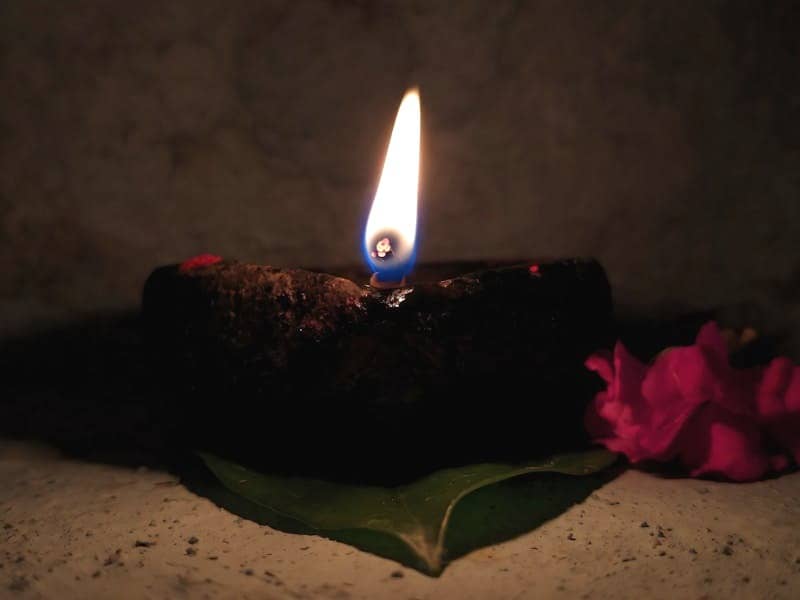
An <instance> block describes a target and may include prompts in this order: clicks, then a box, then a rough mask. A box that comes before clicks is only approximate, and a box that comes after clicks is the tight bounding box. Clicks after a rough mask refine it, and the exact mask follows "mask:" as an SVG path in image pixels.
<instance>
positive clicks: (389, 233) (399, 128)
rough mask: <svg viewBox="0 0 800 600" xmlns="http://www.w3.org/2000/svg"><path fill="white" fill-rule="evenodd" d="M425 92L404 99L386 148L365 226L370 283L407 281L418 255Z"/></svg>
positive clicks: (414, 92) (382, 284) (389, 284)
mask: <svg viewBox="0 0 800 600" xmlns="http://www.w3.org/2000/svg"><path fill="white" fill-rule="evenodd" d="M419 149H420V104H419V92H418V91H417V90H416V89H412V90H409V91H408V92H406V95H405V96H404V97H403V101H402V102H401V103H400V108H399V109H398V111H397V117H396V118H395V121H394V127H393V128H392V137H391V139H390V140H389V148H388V150H387V151H386V159H385V160H384V163H383V171H382V172H381V178H380V181H379V183H378V190H377V192H375V198H374V200H373V201H372V208H371V209H370V211H369V217H368V218H367V225H366V227H365V228H364V247H363V250H364V258H365V259H366V261H367V264H368V265H369V267H370V269H371V270H372V273H373V274H372V278H371V279H370V285H372V286H374V287H379V288H380V287H389V288H391V287H398V286H402V285H404V284H405V276H406V275H407V274H408V273H409V272H410V271H411V269H412V267H413V266H414V259H415V258H416V253H417V248H416V237H417V196H418V191H419V155H420V150H419Z"/></svg>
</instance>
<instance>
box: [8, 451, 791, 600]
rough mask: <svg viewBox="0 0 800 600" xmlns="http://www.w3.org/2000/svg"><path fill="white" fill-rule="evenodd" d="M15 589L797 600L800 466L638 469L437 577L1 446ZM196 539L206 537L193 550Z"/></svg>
mask: <svg viewBox="0 0 800 600" xmlns="http://www.w3.org/2000/svg"><path fill="white" fill-rule="evenodd" d="M0 481H3V482H4V483H3V486H2V487H0V597H2V598H21V599H22V598H61V599H72V598H75V599H79V598H87V597H91V598H98V599H104V598H108V599H112V598H113V599H125V598H274V599H281V598H332V599H334V598H335V599H338V600H347V599H350V598H352V599H355V598H368V599H375V598H403V599H406V600H411V599H418V600H423V599H434V598H435V599H447V598H453V599H469V598H476V599H477V598H480V599H485V598H508V599H522V598H565V599H566V598H670V599H672V598H726V599H733V598H787V599H789V598H796V597H797V595H798V593H800V550H798V548H800V529H798V527H797V523H798V519H800V473H795V474H792V475H787V476H784V477H781V478H778V479H773V480H770V481H764V482H760V483H754V484H746V485H736V484H725V483H715V482H709V481H698V480H688V479H664V478H660V477H658V476H655V475H652V474H646V473H641V472H637V471H628V472H625V473H624V474H622V475H621V476H620V477H618V478H617V479H615V480H613V481H612V482H611V483H608V484H606V485H605V486H604V487H602V488H600V489H598V490H597V491H596V492H595V493H593V494H592V495H591V496H590V497H589V498H588V499H587V500H586V501H585V502H583V503H581V504H578V505H576V506H574V507H572V508H571V509H569V510H568V511H567V512H565V513H563V514H562V515H561V516H559V517H557V518H556V519H554V520H552V521H550V522H548V523H546V524H545V525H544V526H542V527H540V528H539V529H537V530H535V531H532V532H530V533H527V534H525V535H522V536H521V537H518V538H516V539H513V540H511V541H508V542H505V543H502V544H499V545H496V546H491V547H487V548H483V549H480V550H478V551H475V552H473V553H472V554H469V555H467V556H465V557H463V558H461V559H459V560H457V561H455V562H454V563H452V564H451V565H450V566H449V567H448V568H447V569H446V570H445V572H444V574H443V575H442V576H441V577H439V578H430V577H427V576H425V575H421V574H419V573H417V572H415V571H413V570H410V569H407V568H404V567H402V566H401V565H399V564H397V563H394V562H392V561H389V560H385V559H383V558H378V557H376V556H373V555H370V554H366V553H364V552H361V551H359V550H356V549H354V548H352V547H350V546H347V545H344V544H341V543H338V542H333V541H330V540H327V539H323V538H320V537H316V536H305V535H293V534H287V533H282V532H280V531H276V530H273V529H271V528H269V527H267V526H261V525H258V524H256V523H253V522H251V521H248V520H246V519H242V518H240V517H238V516H237V515H235V514H231V513H229V512H227V511H226V510H224V509H222V508H219V507H218V506H216V505H214V504H213V503H212V502H210V501H209V500H207V499H206V498H203V497H200V496H197V495H195V494H194V493H192V492H190V491H189V490H188V489H187V488H186V487H184V485H182V483H181V481H179V480H178V479H176V477H175V476H173V475H171V474H170V473H168V472H165V471H161V470H151V469H148V468H145V467H139V468H131V467H120V466H110V465H105V464H99V463H90V462H82V461H78V460H74V459H69V458H66V457H64V456H62V455H59V454H58V453H57V452H56V451H55V450H53V449H50V448H47V447H45V446H41V445H35V444H31V443H22V442H8V441H7V442H4V443H3V444H2V446H0ZM193 542H194V543H193Z"/></svg>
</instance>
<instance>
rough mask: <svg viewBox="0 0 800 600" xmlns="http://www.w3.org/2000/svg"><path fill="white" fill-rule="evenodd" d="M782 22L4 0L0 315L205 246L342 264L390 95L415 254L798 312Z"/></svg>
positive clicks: (630, 8) (85, 308) (87, 306)
mask: <svg viewBox="0 0 800 600" xmlns="http://www.w3.org/2000/svg"><path fill="white" fill-rule="evenodd" d="M798 19H800V3H797V2H770V3H762V2H758V1H753V2H712V1H704V2H644V1H642V2H594V1H591V0H586V1H584V2H575V1H566V2H565V1H556V0H554V1H552V2H546V1H540V2H522V1H518V2H511V1H492V2H488V1H477V0H476V1H467V0H460V1H458V2H444V1H441V2H435V1H425V2H423V1H415V2H411V1H406V2H370V1H367V0H362V1H346V0H338V1H326V2H323V1H314V2H311V1H297V0H289V1H285V2H262V1H253V2H235V1H229V2H211V1H199V0H194V1H186V2H155V1H143V2H130V3H122V2H114V3H109V2H99V1H98V2H87V1H80V0H78V1H74V2H50V1H46V0H38V1H37V0H5V1H4V2H2V3H0V61H2V62H0V65H1V66H0V90H1V91H0V227H1V229H0V236H1V239H2V246H0V247H2V249H3V252H2V254H1V255H0V272H1V273H2V276H1V277H0V310H2V319H1V321H2V327H3V329H5V330H8V329H20V328H21V327H23V326H25V325H26V324H28V323H31V322H33V321H34V320H37V319H42V318H63V317H65V316H66V315H68V314H76V313H78V312H90V311H93V310H97V309H104V308H116V307H121V306H131V305H134V304H135V303H136V302H137V298H138V293H139V289H140V286H141V283H142V281H143V280H144V278H145V277H146V275H147V273H148V272H149V270H150V269H151V267H152V266H154V265H156V264H158V263H164V262H170V261H177V260H180V259H182V258H184V257H186V256H188V255H192V254H194V253H198V252H201V251H213V252H217V253H221V254H224V255H227V256H231V257H238V258H240V259H243V260H251V261H263V262H269V263H273V264H309V263H313V264H333V263H342V262H348V261H357V260H360V257H359V245H358V244H359V236H360V233H361V231H360V229H361V226H362V223H363V219H364V217H365V214H366V210H367V206H368V203H369V201H370V196H371V194H372V192H373V190H374V187H375V185H376V183H377V174H378V171H379V169H380V162H381V159H382V153H383V151H384V148H385V144H386V142H387V138H388V133H389V129H390V126H391V122H392V119H393V118H394V113H395V110H396V108H397V105H398V103H399V101H400V98H401V96H402V94H403V91H404V89H405V88H406V86H408V85H410V84H418V85H419V86H420V89H421V94H422V99H423V119H424V123H423V127H424V130H423V137H424V149H423V152H424V155H423V163H424V164H423V169H424V172H423V183H422V185H423V194H424V199H423V206H422V209H421V210H422V228H423V229H422V237H423V241H424V245H423V246H422V248H421V258H422V260H425V259H445V258H456V257H462V258H465V257H483V256H493V257H511V256H522V255H532V256H534V255H571V254H582V255H595V256H598V257H599V258H601V259H602V260H603V261H604V263H605V264H606V267H607V269H608V271H609V273H610V275H611V278H612V281H613V283H614V284H615V286H616V287H617V289H618V296H620V298H621V299H622V300H623V301H625V302H627V303H632V304H637V305H639V306H645V307H647V306H654V305H659V304H665V303H666V304H670V303H676V302H679V303H683V304H686V305H691V306H701V305H706V304H709V303H719V302H724V303H728V304H740V303H756V304H758V305H760V306H761V307H762V309H764V308H767V309H769V310H767V311H766V313H765V314H766V316H770V315H771V317H772V319H773V321H775V322H778V323H783V324H784V325H788V324H790V323H797V322H800V312H798V309H797V305H798V303H799V302H800V242H799V241H798V237H799V234H800V208H799V207H800V118H798V111H799V110H800V83H798V81H799V80H800V78H798V61H799V60H800V57H799V56H798V46H799V44H800V42H798V40H799V39H800V35H798V31H797V27H796V25H795V23H796V22H798ZM753 314H756V313H753ZM762 316H763V315H762Z"/></svg>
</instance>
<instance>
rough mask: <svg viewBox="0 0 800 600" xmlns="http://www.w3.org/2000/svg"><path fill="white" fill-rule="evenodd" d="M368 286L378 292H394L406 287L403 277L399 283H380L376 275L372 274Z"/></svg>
mask: <svg viewBox="0 0 800 600" xmlns="http://www.w3.org/2000/svg"><path fill="white" fill-rule="evenodd" d="M369 285H370V286H371V287H374V288H376V289H379V290H394V289H396V288H402V287H406V278H405V277H403V278H402V279H401V280H400V281H380V280H379V279H378V274H377V273H373V274H372V277H370V278H369Z"/></svg>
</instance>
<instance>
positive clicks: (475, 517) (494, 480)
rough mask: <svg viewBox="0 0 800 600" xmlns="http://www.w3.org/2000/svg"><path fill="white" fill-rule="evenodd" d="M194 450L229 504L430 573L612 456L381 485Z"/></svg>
mask: <svg viewBox="0 0 800 600" xmlns="http://www.w3.org/2000/svg"><path fill="white" fill-rule="evenodd" d="M201 457H202V458H203V460H204V461H205V463H206V465H207V466H208V467H209V469H211V471H212V472H213V473H214V475H215V476H216V477H217V478H218V479H219V480H220V482H221V483H222V484H223V485H224V486H225V487H226V488H228V489H229V490H231V491H232V492H234V493H235V494H236V495H238V496H240V497H241V498H244V499H246V500H247V501H248V502H249V503H250V506H244V507H243V506H242V505H241V503H238V509H239V510H238V511H237V512H240V513H241V512H244V513H245V514H246V515H247V516H248V517H249V518H252V519H254V520H256V521H259V522H263V523H267V524H269V525H271V526H273V527H276V528H278V529H283V530H289V531H293V532H297V533H315V534H318V535H323V536H326V537H329V538H332V539H335V540H339V541H342V542H345V543H349V544H352V545H354V546H357V547H359V548H361V549H364V550H367V551H369V552H373V553H375V554H379V555H381V556H385V557H387V558H392V559H394V560H397V561H398V562H401V563H403V564H406V565H408V566H410V567H413V568H416V569H418V570H420V571H422V572H424V573H428V574H431V575H438V574H439V573H441V571H442V570H443V568H444V567H445V565H446V564H447V562H449V561H451V560H453V559H455V558H457V557H458V556H462V555H463V554H465V553H467V552H469V551H471V550H473V549H475V548H478V547H480V546H483V545H486V544H491V543H495V542H497V541H500V540H502V539H508V538H510V537H513V536H515V535H519V534H521V533H523V532H524V531H529V530H531V529H533V528H535V527H536V526H538V525H539V524H541V523H543V522H544V521H546V520H548V519H550V518H553V517H555V516H556V515H558V514H560V513H561V512H563V511H564V510H565V509H566V508H568V507H569V506H571V505H572V504H574V503H575V502H578V501H580V500H582V499H584V498H585V497H586V496H588V495H589V494H590V493H591V492H592V490H594V489H596V488H597V487H598V486H599V485H601V484H602V483H603V482H604V480H603V479H602V478H599V477H582V476H585V475H590V474H592V473H597V472H599V471H601V470H603V469H605V468H606V467H608V466H610V465H611V464H612V463H613V462H614V461H615V460H616V455H615V454H613V453H610V452H607V451H605V450H592V451H588V452H583V453H575V454H562V455H559V456H555V457H552V458H549V459H546V460H538V461H531V462H527V463H522V464H517V465H507V464H477V465H470V466H465V467H458V468H452V469H444V470H441V471H437V472H435V473H431V474H430V475H427V476H425V477H423V478H421V479H419V480H417V481H415V482H413V483H410V484H408V485H403V486H400V487H395V488H385V487H377V486H367V485H354V484H343V483H335V482H331V481H322V480H318V479H307V478H302V477H286V476H275V475H269V474H265V473H258V472H255V471H252V470H250V469H247V468H245V467H243V466H241V465H238V464H235V463H232V462H229V461H227V460H225V459H222V458H219V457H217V456H214V455H211V454H201ZM498 484H499V485H498ZM233 503H234V504H237V502H236V501H235V500H234V501H233ZM223 504H231V499H230V498H228V501H227V502H225V501H223ZM234 510H235V511H236V507H234Z"/></svg>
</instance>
